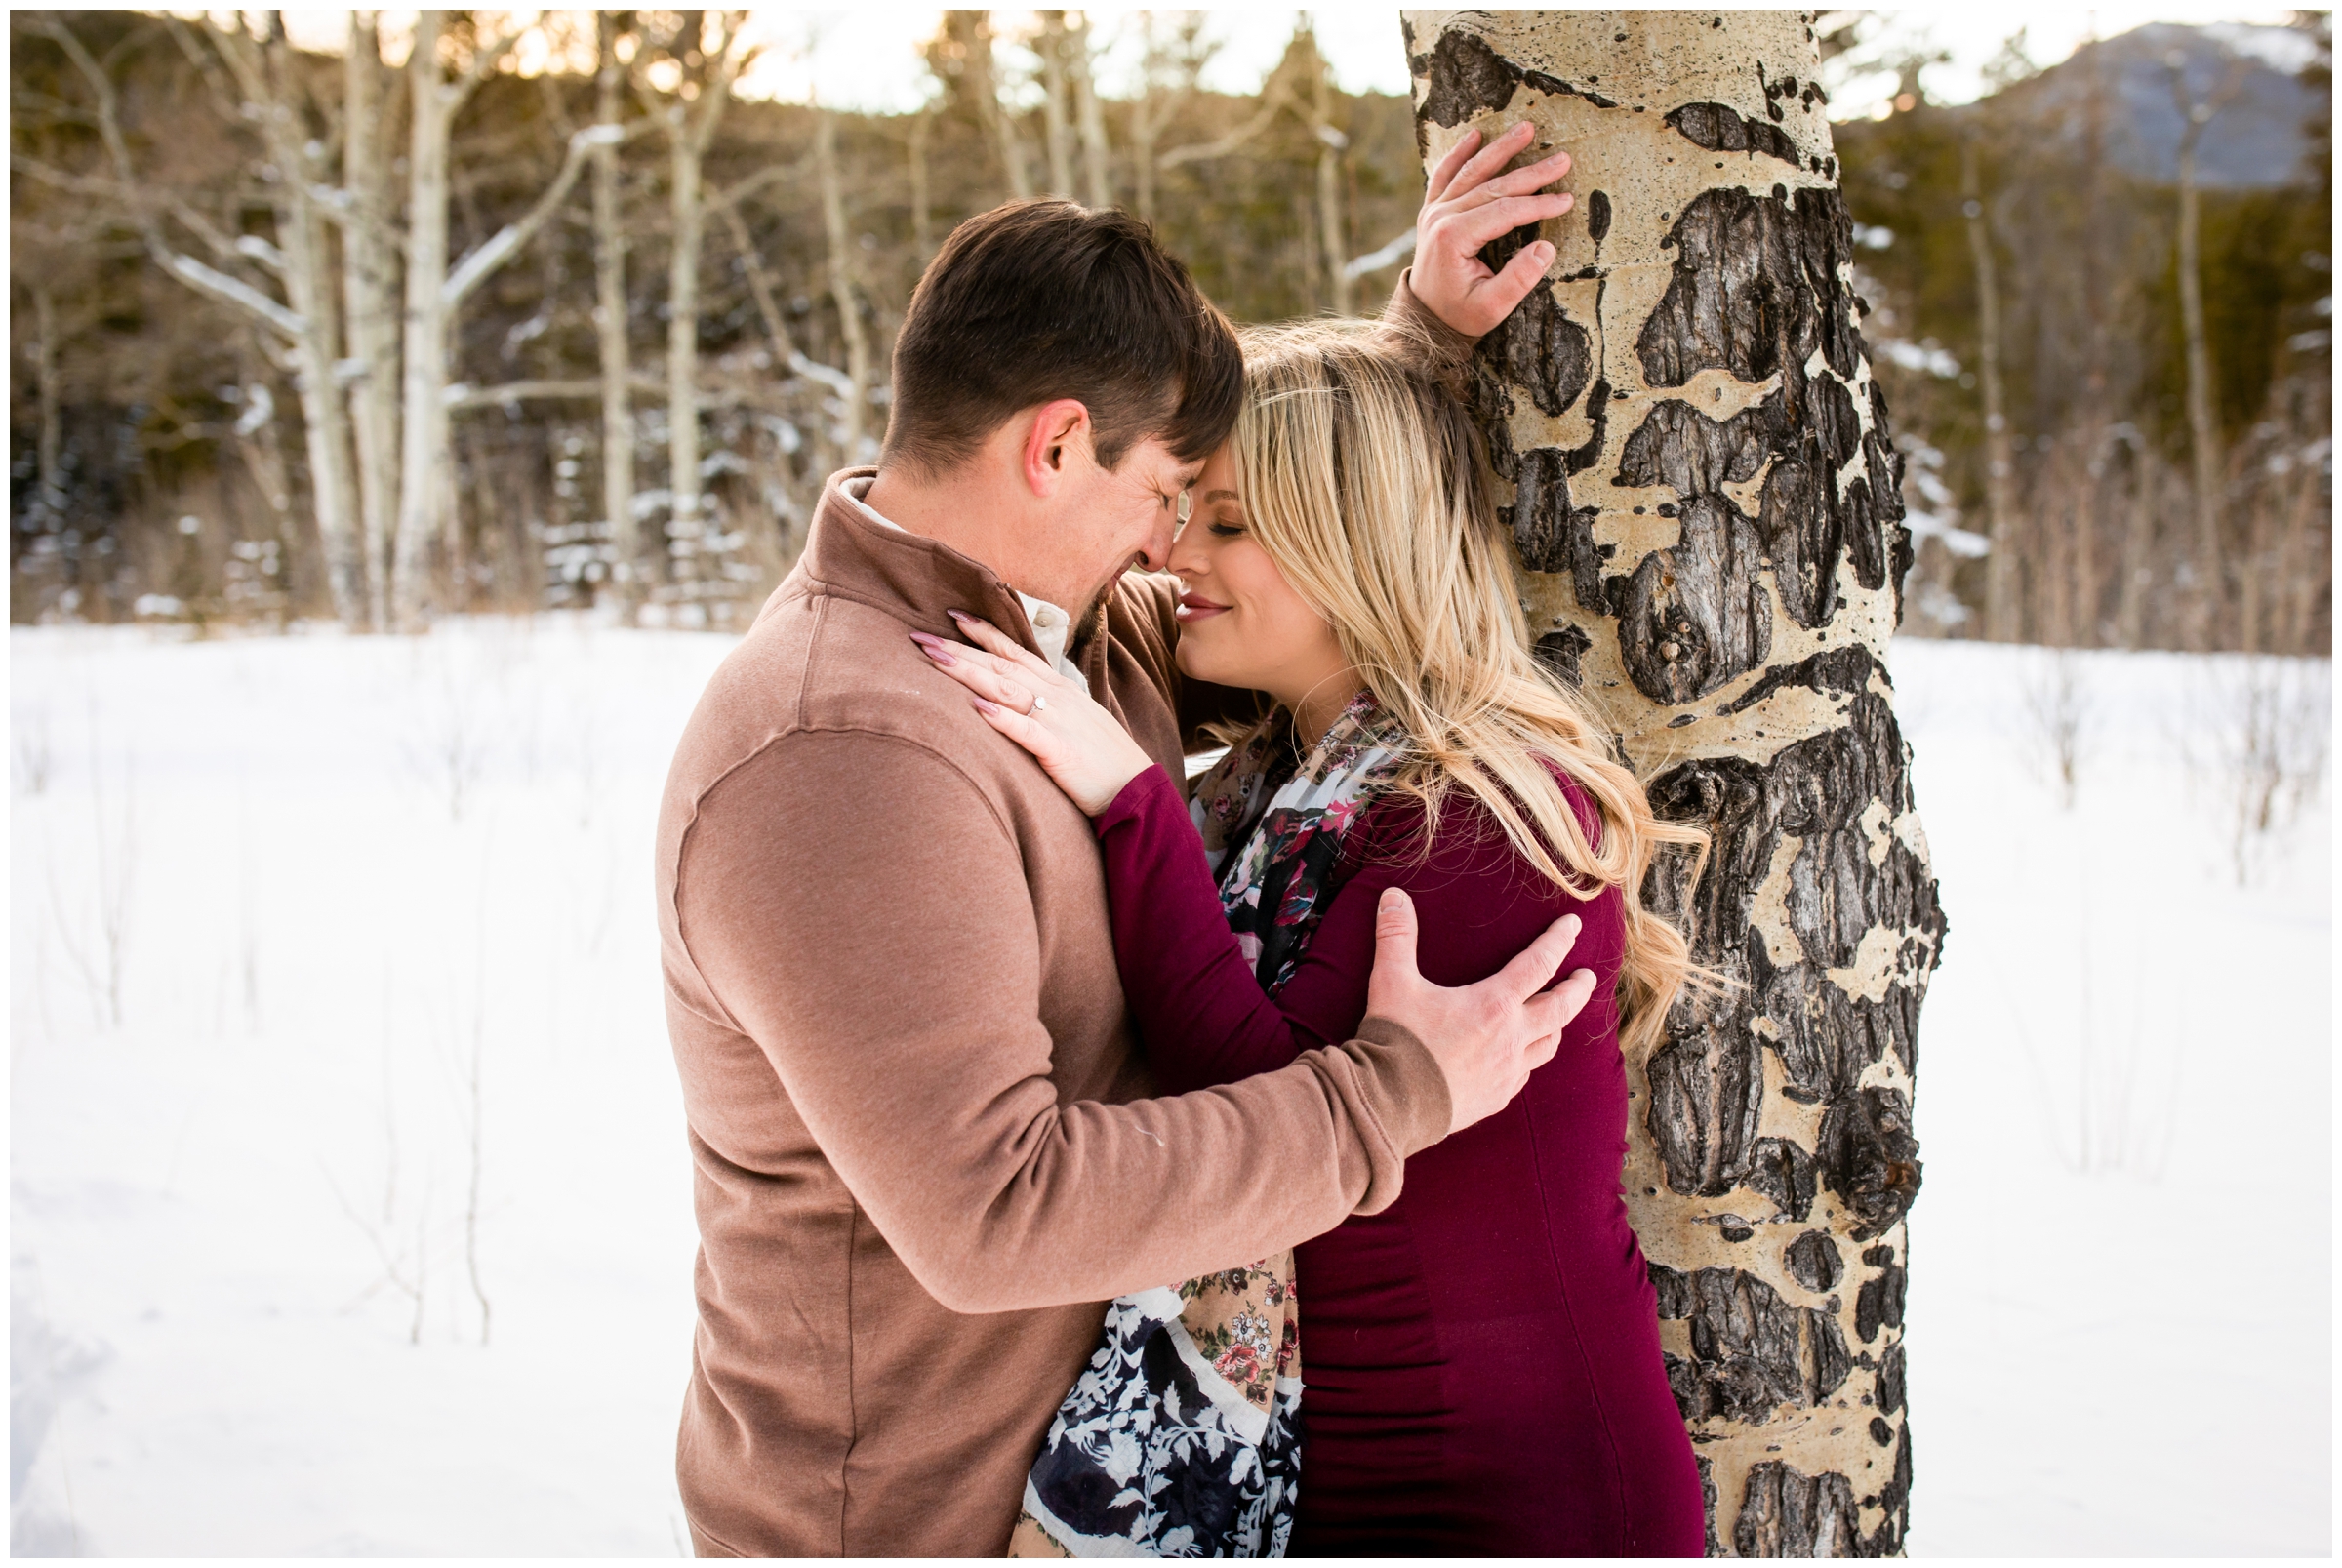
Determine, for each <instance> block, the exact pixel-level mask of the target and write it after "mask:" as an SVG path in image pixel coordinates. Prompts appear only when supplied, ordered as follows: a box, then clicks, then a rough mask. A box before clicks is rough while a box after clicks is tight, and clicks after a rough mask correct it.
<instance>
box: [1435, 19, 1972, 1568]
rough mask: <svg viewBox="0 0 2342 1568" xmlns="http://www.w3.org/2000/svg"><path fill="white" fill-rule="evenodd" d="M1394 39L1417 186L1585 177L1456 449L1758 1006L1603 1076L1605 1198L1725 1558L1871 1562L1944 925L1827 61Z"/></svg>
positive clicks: (1622, 25)
mask: <svg viewBox="0 0 2342 1568" xmlns="http://www.w3.org/2000/svg"><path fill="white" fill-rule="evenodd" d="M1404 16H1405V19H1406V31H1407V39H1408V44H1407V47H1408V52H1409V64H1410V66H1411V68H1412V71H1413V74H1414V79H1415V101H1416V116H1417V118H1416V124H1417V128H1418V133H1419V136H1420V137H1421V139H1422V150H1423V152H1424V155H1425V157H1426V159H1427V161H1428V160H1435V159H1436V158H1438V157H1439V156H1440V155H1441V154H1442V153H1443V152H1444V151H1445V150H1446V149H1447V148H1448V147H1449V146H1451V145H1453V143H1454V141H1455V140H1456V139H1457V138H1458V137H1459V136H1460V135H1461V134H1462V133H1463V132H1464V131H1465V130H1466V129H1467V128H1475V127H1476V128H1477V129H1479V130H1481V131H1483V132H1485V133H1487V134H1489V135H1495V134H1498V133H1500V132H1501V131H1502V130H1503V129H1504V128H1505V126H1507V125H1508V124H1511V123H1514V122H1516V121H1518V120H1521V119H1523V118H1526V119H1528V120H1530V121H1531V122H1533V123H1534V124H1536V125H1537V126H1538V128H1539V130H1540V132H1541V137H1540V140H1541V141H1543V142H1545V143H1546V144H1547V145H1549V146H1550V145H1558V146H1562V147H1566V148H1568V149H1569V150H1570V151H1571V153H1572V154H1573V155H1574V156H1575V157H1576V158H1577V160H1578V163H1577V168H1576V170H1575V171H1574V172H1573V174H1572V176H1571V178H1570V181H1569V183H1570V188H1571V189H1572V190H1574V191H1575V192H1576V194H1577V197H1578V207H1577V209H1576V211H1574V212H1572V213H1571V214H1570V215H1569V216H1568V217H1567V218H1565V219H1563V220H1561V221H1558V222H1556V223H1554V224H1549V225H1547V235H1546V237H1547V238H1549V239H1551V240H1552V241H1553V242H1554V243H1555V245H1556V246H1557V247H1558V252H1559V254H1558V255H1557V256H1556V258H1555V262H1554V266H1553V270H1552V272H1551V273H1550V274H1549V276H1548V279H1547V281H1546V282H1545V283H1543V284H1541V285H1540V286H1539V287H1538V288H1537V289H1536V290H1535V291H1534V292H1533V293H1532V294H1531V295H1530V296H1529V298H1528V300H1527V301H1526V302H1524V303H1523V304H1522V305H1521V307H1520V308H1519V309H1518V310H1517V311H1515V312H1514V315H1513V316H1512V318H1511V319H1510V320H1509V321H1508V322H1507V323H1506V324H1505V325H1504V326H1502V327H1500V328H1499V329H1498V330H1497V331H1496V332H1495V333H1492V334H1491V335H1490V336H1489V337H1488V339H1487V340H1486V341H1485V342H1483V343H1482V345H1481V348H1480V350H1479V353H1478V355H1477V356H1476V358H1475V361H1474V377H1473V380H1474V390H1473V397H1474V412H1475V416H1476V418H1477V419H1478V421H1479V422H1480V423H1481V425H1482V428H1483V429H1484V430H1485V431H1486V433H1487V435H1488V439H1489V446H1490V456H1491V462H1492V464H1493V466H1494V468H1495V470H1496V474H1497V479H1498V483H1497V486H1496V491H1497V494H1498V496H1499V498H1500V500H1501V502H1502V503H1503V505H1504V507H1505V509H1506V513H1507V515H1508V516H1509V517H1510V520H1511V523H1512V528H1513V534H1514V540H1515V543H1517V545H1518V547H1519V550H1520V555H1521V558H1522V562H1523V564H1524V565H1525V566H1526V567H1527V568H1528V575H1527V577H1526V578H1525V579H1524V583H1525V586H1526V592H1525V595H1524V604H1525V606H1526V608H1527V611H1528V613H1529V615H1530V618H1531V630H1532V632H1533V633H1537V632H1542V633H1543V635H1542V636H1540V638H1539V644H1538V646H1539V652H1540V654H1541V655H1542V656H1544V657H1545V658H1547V659H1548V660H1549V661H1550V662H1551V663H1553V664H1554V665H1555V668H1557V669H1558V670H1559V671H1561V672H1562V673H1563V674H1564V675H1565V676H1566V677H1568V678H1571V679H1574V680H1576V681H1577V682H1578V683H1579V684H1580V686H1581V688H1582V690H1583V691H1584V693H1585V695H1586V697H1587V698H1588V699H1589V701H1590V702H1591V704H1592V705H1593V706H1594V708H1595V711H1596V713H1597V714H1599V715H1600V716H1601V717H1602V718H1603V719H1604V720H1605V721H1606V723H1607V724H1608V725H1609V727H1610V728H1611V729H1612V730H1613V731H1614V732H1615V734H1616V736H1617V737H1618V742H1619V744H1620V747H1621V749H1622V751H1623V752H1624V754H1625V756H1626V758H1627V759H1628V761H1629V762H1630V763H1631V764H1632V765H1633V766H1634V767H1635V769H1636V770H1637V772H1638V773H1640V774H1641V775H1642V776H1643V777H1644V778H1645V779H1646V780H1647V781H1648V784H1649V788H1650V791H1651V797H1652V800H1653V803H1654V805H1655V806H1656V807H1657V809H1658V810H1659V811H1660V812H1661V813H1662V814H1664V815H1667V816H1670V817H1674V818H1678V819H1688V820H1692V821H1696V822H1699V823H1701V824H1703V825H1705V826H1706V827H1707V828H1708V830H1709V831H1710V833H1711V834H1713V835H1714V848H1713V852H1712V856H1711V858H1710V860H1709V862H1708V864H1707V867H1706V870H1705V873H1704V874H1703V875H1702V876H1701V877H1700V879H1699V880H1698V882H1697V883H1696V884H1695V885H1688V886H1687V885H1685V884H1686V880H1687V878H1686V873H1687V871H1688V864H1687V863H1685V862H1682V861H1679V860H1678V861H1674V862H1671V863H1670V864H1667V865H1664V866H1662V867H1660V868H1658V869H1657V870H1655V871H1654V873H1653V875H1652V878H1651V881H1650V883H1649V884H1648V886H1647V888H1646V896H1648V897H1649V898H1650V900H1651V902H1652V904H1653V906H1654V907H1658V908H1662V909H1672V910H1675V911H1676V912H1677V913H1678V914H1679V915H1680V916H1681V917H1682V918H1683V919H1684V920H1685V921H1686V923H1687V924H1688V925H1689V926H1690V927H1691V929H1692V932H1693V940H1694V944H1695V951H1696V953H1697V954H1698V956H1699V958H1700V959H1701V961H1703V962H1704V963H1707V964H1710V965H1713V966H1715V967H1716V968H1717V969H1718V970H1721V971H1722V972H1723V973H1725V974H1727V975H1729V976H1731V977H1733V978H1734V979H1736V980H1737V981H1739V982H1740V983H1741V984H1742V987H1743V988H1740V989H1737V990H1734V991H1732V992H1730V993H1728V994H1726V995H1723V996H1720V997H1699V996H1694V997H1687V998H1685V999H1684V1000H1683V1001H1682V1002H1681V1003H1679V1004H1678V1005H1677V1007H1676V1011H1675V1013H1674V1014H1673V1015H1672V1016H1671V1018H1670V1020H1669V1025H1670V1026H1669V1030H1668V1035H1667V1038H1666V1039H1665V1041H1664V1042H1663V1043H1662V1044H1661V1045H1660V1046H1659V1047H1658V1048H1657V1049H1656V1050H1654V1051H1652V1052H1651V1053H1650V1054H1649V1055H1648V1056H1647V1057H1642V1058H1636V1059H1631V1060H1630V1061H1629V1062H1628V1064H1627V1068H1628V1082H1629V1085H1630V1089H1631V1091H1632V1093H1633V1096H1634V1098H1633V1100H1632V1101H1631V1103H1630V1104H1631V1106H1632V1109H1631V1111H1630V1114H1629V1128H1628V1134H1629V1151H1628V1156H1627V1164H1626V1172H1625V1185H1626V1191H1627V1194H1628V1203H1629V1208H1630V1213H1631V1214H1632V1216H1633V1218H1634V1221H1635V1229H1636V1232H1637V1234H1638V1235H1639V1236H1640V1237H1641V1240H1642V1246H1643V1249H1644V1252H1645V1253H1646V1255H1647V1256H1648V1258H1649V1261H1650V1265H1651V1275H1652V1281H1653V1284H1654V1286H1655V1287H1656V1290H1657V1294H1658V1301H1659V1313H1660V1318H1661V1322H1660V1330H1661V1341H1662V1345H1663V1346H1664V1347H1665V1350H1666V1355H1667V1366H1668V1377H1669V1382H1670V1383H1671V1384H1672V1386H1673V1387H1674V1388H1675V1391H1676V1400H1677V1402H1678V1404H1679V1405H1680V1406H1681V1408H1682V1411H1683V1415H1684V1419H1685V1421H1686V1422H1687V1424H1688V1426H1689V1427H1690V1431H1691V1435H1692V1439H1693V1442H1694V1444H1695V1448H1696V1452H1697V1454H1698V1457H1699V1465H1700V1470H1701V1474H1702V1476H1703V1478H1704V1481H1705V1484H1706V1487H1707V1489H1708V1495H1709V1509H1710V1521H1711V1523H1710V1544H1711V1550H1712V1551H1715V1552H1717V1553H1730V1554H1737V1555H1742V1556H1770V1555H1814V1556H1825V1555H1855V1554H1863V1555H1882V1554H1893V1553H1896V1552H1899V1551H1900V1550H1901V1549H1902V1544H1903V1539H1904V1533H1905V1530H1906V1528H1907V1525H1908V1522H1909V1499H1910V1489H1911V1447H1910V1437H1909V1434H1908V1431H1907V1429H1906V1419H1905V1411H1904V1387H1903V1384H1904V1379H1903V1346H1902V1325H1903V1299H1904V1298H1903V1293H1904V1279H1905V1272H1904V1271H1905V1268H1906V1266H1907V1263H1908V1258H1907V1253H1906V1246H1905V1239H1906V1237H1905V1224H1904V1214H1905V1211H1906V1209H1907V1208H1908V1207H1909V1206H1910V1203H1911V1201H1912V1198H1913V1197H1914V1195H1915V1194H1916V1193H1917V1191H1918V1181H1919V1166H1918V1145H1917V1143H1916V1142H1915V1141H1914V1139H1913V1137H1912V1134H1911V1093H1912V1081H1913V1071H1914V1067H1915V1065H1916V1044H1917V1042H1916V1038H1915V1035H1916V1029H1917V1025H1918V1007H1919V1002H1920V999H1921V997H1922V996H1923V994H1924V992H1925V989H1926V984H1927V976H1928V974H1929V972H1930V971H1931V970H1932V969H1933V968H1934V965H1935V962H1936V958H1937V954H1938V952H1939V950H1940V947H1941V945H1942V941H1943V934H1944V920H1943V915H1942V913H1941V911H1940V909H1939V908H1938V906H1937V904H1936V898H1935V886H1934V882H1933V879H1932V877H1931V876H1930V874H1929V871H1928V864H1927V852H1926V838H1925V836H1924V834H1923V833H1922V832H1921V831H1920V827H1919V823H1918V816H1917V813H1916V811H1915V810H1914V807H1913V804H1912V798H1911V789H1910V781H1909V772H1908V769H1909V758H1908V753H1907V751H1906V748H1905V745H1904V743H1903V738H1902V734H1901V732H1900V730H1899V729H1898V728H1897V727H1896V724H1895V718H1894V712H1893V708H1892V690H1893V689H1892V687H1891V685H1890V684H1889V682H1888V679H1887V673H1886V667H1885V663H1884V654H1885V650H1886V644H1887V639H1888V637H1889V635H1890V634H1891V633H1892V631H1893V628H1894V625H1895V623H1896V620H1897V617H1898V615H1899V613H1900V608H1901V606H1900V602H1899V601H1900V595H1901V588H1902V580H1903V576H1904V573H1905V572H1906V571H1907V570H1908V568H1909V565H1910V562H1911V541H1910V536H1909V534H1908V533H1907V532H1906V531H1905V529H1904V528H1903V527H1902V502H1901V497H1900V495H1899V492H1898V482H1899V478H1900V474H1899V469H1898V465H1897V462H1896V460H1895V458H1894V456H1893V446H1892V443H1891V441H1890V440H1889V438H1888V432H1887V428H1886V408H1885V403H1884V400H1883V398H1882V397H1881V396H1880V394H1879V391H1878V387H1877V386H1876V384H1875V383H1874V382H1872V379H1871V374H1870V366H1869V363H1868V360H1867V357H1866V354H1865V351H1864V347H1863V342H1862V338H1861V334H1860V331H1859V328H1858V325H1857V315H1856V312H1857V309H1858V307H1857V305H1856V303H1855V300H1854V292H1853V286H1852V279H1853V255H1854V253H1853V247H1852V235H1851V228H1850V225H1849V222H1848V220H1847V217H1846V212H1845V207H1844V204H1843V201H1842V200H1841V198H1840V196H1839V193H1838V189H1837V161H1836V159H1835V157H1834V156H1833V153H1832V146H1831V137H1830V126H1829V122H1828V121H1827V120H1826V119H1825V118H1824V115H1823V103H1824V100H1823V98H1822V96H1821V94H1820V91H1819V90H1818V89H1817V88H1816V87H1815V86H1814V85H1813V81H1812V78H1813V74H1814V71H1815V67H1816V64H1817V52H1816V47H1815V43H1814V38H1813V34H1812V32H1811V31H1810V30H1809V29H1808V27H1807V26H1806V23H1805V18H1804V15H1803V14H1802V13H1795V12H1725V13H1720V14H1719V13H1715V12H1705V11H1702V12H1681V11H1678V12H1584V11H1580V12H1410V13H1405V14H1404ZM1540 150H1543V148H1541V149H1540ZM1528 237H1529V236H1528V235H1527V234H1525V233H1520V234H1515V235H1514V236H1511V237H1510V238H1509V239H1508V240H1505V241H1500V242H1499V244H1498V246H1497V247H1496V248H1495V249H1496V250H1497V251H1498V252H1499V253H1500V256H1499V259H1500V260H1501V259H1502V255H1509V254H1510V253H1511V252H1512V251H1513V250H1516V249H1517V248H1518V246H1519V245H1520V244H1522V243H1525V242H1526V240H1527V238H1528Z"/></svg>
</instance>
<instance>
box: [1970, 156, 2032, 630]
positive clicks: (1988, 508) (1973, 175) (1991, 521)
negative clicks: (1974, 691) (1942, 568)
mask: <svg viewBox="0 0 2342 1568" xmlns="http://www.w3.org/2000/svg"><path fill="white" fill-rule="evenodd" d="M1959 198H1960V201H1959V210H1960V215H1961V217H1962V218H1964V219H1965V220H1966V221H1967V229H1968V260H1969V262H1970V264H1971V265H1973V266H1974V267H1975V269H1976V340H1977V342H1976V374H1977V379H1978V381H1979V382H1982V388H1981V389H1982V391H1983V393H1984V514H1985V538H1986V539H1987V540H1988V541H1989V542H1990V546H1991V547H1990V548H1989V549H1988V550H1987V552H1986V554H1985V558H1984V634H1985V636H1986V637H1987V638H1989V639H1991V640H1992V641H1994V642H2015V641H2016V640H2017V639H2018V638H2019V637H2021V636H2022V635H2023V634H2024V629H2025V627H2024V618H2023V616H2022V615H2021V614H2020V613H2019V612H2020V610H2021V608H2022V606H2021V605H2020V604H2019V602H2018V593H2019V583H2018V581H2017V527H2016V510H2017V506H2016V501H2015V498H2014V497H2013V496H2012V495H2011V494H2010V488H2011V486H2012V485H2013V483H2014V482H2015V479H2016V462H2015V460H2014V459H2013V458H2012V457H2011V456H2010V452H2009V436H2008V408H2007V402H2006V400H2005V399H2004V398H2003V397H2002V396H2001V393H2000V274H1999V266H1998V265H1997V264H1996V262H1995V261H1994V258H1993V234H1992V229H1991V226H1990V225H1989V224H1988V223H1987V222H1986V221H1985V211H1984V182H1983V180H1982V178H1981V177H1980V175H1979V174H1978V171H1977V155H1976V139H1975V138H1974V137H1973V136H1969V137H1967V138H1965V139H1963V140H1962V141H1961V142H1960V146H1959Z"/></svg>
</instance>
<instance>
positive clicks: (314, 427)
mask: <svg viewBox="0 0 2342 1568" xmlns="http://www.w3.org/2000/svg"><path fill="white" fill-rule="evenodd" d="M262 17H263V20H262V33H261V35H260V36H259V37H257V38H255V37H253V36H251V35H250V34H248V33H246V32H244V31H242V30H240V29H239V30H234V31H225V32H222V33H220V34H218V35H217V43H218V46H219V49H220V54H221V58H222V60H225V61H226V62H227V66H228V69H229V71H230V72H231V73H232V74H233V75H234V76H235V78H236V83H237V86H238V87H239V88H240V89H241V90H242V92H243V93H244V95H245V99H246V101H248V102H251V103H253V104H254V105H255V106H256V108H257V109H258V111H259V112H258V118H259V121H260V124H261V131H262V144H263V145H264V146H265V147H266V148H267V149H268V160H269V165H270V168H269V170H268V171H266V172H265V173H264V175H263V180H264V182H265V183H266V184H267V186H268V187H269V193H270V199H271V200H270V204H271V207H272V209H273V216H274V218H275V221H276V254H275V255H274V256H273V257H271V258H269V259H268V262H267V264H268V265H269V266H270V267H271V268H272V269H273V270H274V271H275V272H276V273H277V274H278V275H279V276H280V277H281V278H282V279H283V280H284V286H285V302H286V304H288V305H290V306H291V307H292V310H293V313H294V314H295V315H296V316H298V317H299V318H300V319H301V322H302V330H301V331H299V332H297V333H295V334H293V335H292V339H291V350H292V352H291V361H292V364H291V368H292V371H293V381H294V388H295V391H296V393H297V394H298V396H299V397H300V400H301V421H302V433H303V439H304V441H305V442H306V445H307V456H308V461H309V502H310V505H311V507H312V508H313V509H314V511H315V512H316V516H317V540H318V543H319V544H320V545H321V546H322V547H323V549H324V552H325V565H326V583H327V585H328V587H329V589H330V591H331V592H332V595H333V601H334V614H335V615H336V616H337V617H339V618H340V620H341V622H342V623H343V625H346V626H360V625H363V624H365V621H366V579H365V564H364V559H363V556H362V553H361V548H360V544H359V541H358V521H357V497H356V490H355V485H354V481H353V478H352V475H351V472H350V458H349V423H348V420H347V417H346V416H347V410H346V408H345V406H344V403H343V396H342V387H341V384H340V382H338V381H337V379H336V375H335V366H336V365H337V364H338V363H339V362H340V360H341V358H342V308H341V305H342V302H341V299H340V296H339V293H338V291H337V289H336V287H335V284H336V279H335V277H334V269H333V265H332V262H331V261H330V259H329V256H328V247H327V243H326V232H325V220H324V218H323V216H322V215H321V214H320V213H319V212H318V209H317V201H316V198H315V197H314V196H313V195H311V194H310V192H311V190H312V189H313V188H314V187H316V186H319V185H322V184H323V183H324V182H325V175H326V171H325V170H324V169H323V168H322V167H320V164H321V160H322V158H323V149H322V147H321V146H320V145H319V143H317V142H315V141H311V140H310V139H309V138H308V135H307V127H306V117H305V115H304V114H303V112H302V109H303V102H304V100H303V93H304V89H303V85H302V83H301V82H300V81H299V80H298V79H297V78H296V77H295V75H294V70H295V65H294V58H293V50H292V45H291V44H290V43H289V42H288V41H287V40H286V38H285V35H284V24H283V19H282V14H281V13H278V12H265V13H263V14H262Z"/></svg>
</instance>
